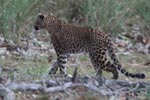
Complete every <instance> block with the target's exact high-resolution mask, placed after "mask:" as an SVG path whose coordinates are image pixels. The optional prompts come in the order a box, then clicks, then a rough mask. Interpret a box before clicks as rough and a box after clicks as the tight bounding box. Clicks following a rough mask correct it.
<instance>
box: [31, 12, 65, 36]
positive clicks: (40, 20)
mask: <svg viewBox="0 0 150 100" xmlns="http://www.w3.org/2000/svg"><path fill="white" fill-rule="evenodd" d="M61 22H62V21H61V20H59V19H58V18H57V17H55V16H53V14H47V13H43V14H41V13H39V14H38V16H37V18H36V20H35V22H34V30H35V31H38V30H42V29H46V30H47V31H48V32H49V33H53V32H56V31H58V30H59V29H60V26H61Z"/></svg>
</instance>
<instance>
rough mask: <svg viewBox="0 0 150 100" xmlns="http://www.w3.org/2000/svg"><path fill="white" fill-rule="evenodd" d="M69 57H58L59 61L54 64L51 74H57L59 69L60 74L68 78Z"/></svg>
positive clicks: (62, 55)
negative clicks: (67, 64)
mask: <svg viewBox="0 0 150 100" xmlns="http://www.w3.org/2000/svg"><path fill="white" fill-rule="evenodd" d="M67 58H68V55H65V54H60V55H58V56H57V61H56V62H55V63H54V64H53V66H52V68H51V69H50V71H49V74H56V72H57V70H58V68H59V70H60V74H62V75H63V76H67V72H66V66H65V64H66V63H67Z"/></svg>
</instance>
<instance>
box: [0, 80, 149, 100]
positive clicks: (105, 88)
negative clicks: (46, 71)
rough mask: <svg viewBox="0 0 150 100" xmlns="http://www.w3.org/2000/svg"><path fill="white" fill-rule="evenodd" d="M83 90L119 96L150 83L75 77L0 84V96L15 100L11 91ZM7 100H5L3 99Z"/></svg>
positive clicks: (146, 88) (54, 91) (142, 88)
mask: <svg viewBox="0 0 150 100" xmlns="http://www.w3.org/2000/svg"><path fill="white" fill-rule="evenodd" d="M80 87H82V88H85V89H89V90H92V91H95V92H98V93H100V94H102V95H109V96H114V95H121V94H124V93H127V92H139V91H140V92H141V91H146V90H148V89H150V83H146V82H130V81H122V80H107V79H104V78H102V79H97V78H89V77H77V78H76V79H74V82H72V78H64V79H62V78H57V79H52V80H47V81H45V80H44V81H43V80H39V81H34V82H32V83H27V82H20V83H17V82H9V83H8V82H7V84H0V96H1V97H4V98H7V97H10V96H11V98H12V99H9V100H15V99H13V98H15V96H14V93H13V91H22V92H27V91H41V92H44V93H56V92H66V91H67V90H68V89H74V88H80ZM4 100H7V99H4Z"/></svg>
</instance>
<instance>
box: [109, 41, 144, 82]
mask: <svg viewBox="0 0 150 100" xmlns="http://www.w3.org/2000/svg"><path fill="white" fill-rule="evenodd" d="M108 52H109V54H110V57H111V59H112V60H113V63H114V64H115V65H116V68H117V70H118V71H120V72H121V73H122V74H124V75H126V76H127V77H132V78H140V79H144V78H145V74H143V73H135V74H133V73H130V72H128V71H127V70H125V69H124V68H123V67H122V66H121V64H120V63H119V61H118V60H117V57H116V55H115V53H114V48H113V46H112V44H111V45H109V48H108Z"/></svg>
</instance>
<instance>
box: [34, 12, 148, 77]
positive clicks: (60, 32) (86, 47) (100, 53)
mask: <svg viewBox="0 0 150 100" xmlns="http://www.w3.org/2000/svg"><path fill="white" fill-rule="evenodd" d="M33 28H34V30H35V31H39V30H43V29H44V30H46V31H47V32H48V33H49V35H50V38H51V42H52V44H53V47H54V49H55V51H56V55H57V58H56V61H55V62H54V63H53V65H52V67H51V68H50V70H49V74H50V75H51V74H52V75H53V74H56V72H57V71H58V70H59V71H60V74H62V75H64V76H65V75H67V72H66V63H67V60H68V56H69V55H70V54H77V53H87V54H88V55H89V58H90V61H91V63H92V66H93V67H94V70H95V75H96V76H99V77H101V76H102V71H106V72H110V73H112V79H118V77H119V72H121V73H122V74H124V75H125V76H127V77H131V78H138V79H144V78H145V74H143V73H131V72H128V71H127V70H126V69H124V68H123V67H122V65H121V63H120V62H119V60H118V59H117V56H116V54H115V48H114V44H113V41H112V39H111V37H110V36H109V35H108V34H107V33H105V32H103V31H100V30H98V29H94V28H91V27H90V28H89V27H84V26H80V25H75V24H69V23H67V22H65V21H63V20H62V19H60V18H58V17H56V16H54V15H51V14H45V13H39V14H38V15H37V16H36V19H35V21H34V24H33ZM108 56H109V58H110V59H108Z"/></svg>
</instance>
